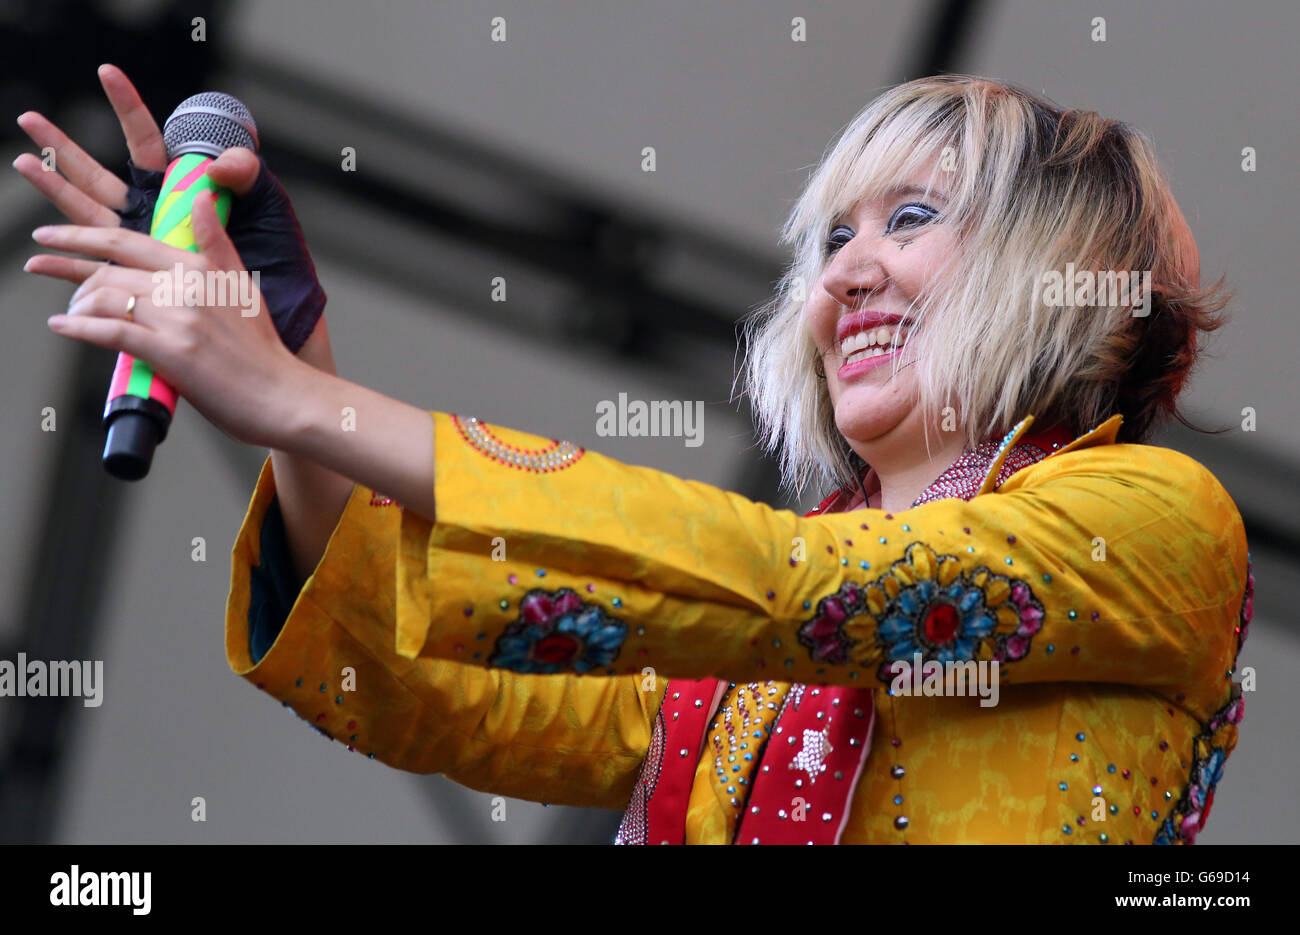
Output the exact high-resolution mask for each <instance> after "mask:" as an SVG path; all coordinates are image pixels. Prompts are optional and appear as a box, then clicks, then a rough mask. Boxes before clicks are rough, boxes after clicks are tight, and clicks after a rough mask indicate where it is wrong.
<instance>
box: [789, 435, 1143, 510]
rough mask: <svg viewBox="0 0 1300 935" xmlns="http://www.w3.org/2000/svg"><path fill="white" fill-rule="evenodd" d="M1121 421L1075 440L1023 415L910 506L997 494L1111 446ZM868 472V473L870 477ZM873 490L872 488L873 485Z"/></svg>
mask: <svg viewBox="0 0 1300 935" xmlns="http://www.w3.org/2000/svg"><path fill="white" fill-rule="evenodd" d="M1123 421H1124V417H1123V416H1121V415H1119V414H1118V413H1117V414H1115V415H1112V416H1111V417H1110V418H1108V419H1106V420H1105V421H1104V422H1102V423H1100V424H1099V425H1097V426H1095V427H1093V428H1092V429H1091V430H1089V431H1087V432H1084V433H1083V434H1082V435H1079V436H1077V437H1075V438H1073V439H1071V438H1070V436H1069V433H1068V432H1064V431H1063V430H1060V429H1055V428H1053V429H1047V430H1044V431H1041V432H1031V431H1030V428H1031V427H1032V426H1033V424H1034V417H1033V416H1025V417H1024V418H1023V419H1021V420H1020V421H1019V422H1017V423H1016V425H1015V427H1014V428H1012V429H1011V431H1010V432H1008V433H1007V434H1006V435H1005V436H1003V438H1002V440H1001V441H999V442H993V441H992V440H990V441H988V442H985V443H984V444H982V445H980V446H978V447H977V448H974V449H971V450H969V451H967V452H965V453H963V454H962V456H961V457H959V458H958V459H957V460H956V461H954V462H953V464H952V465H950V466H949V468H948V469H947V470H946V471H944V472H943V473H942V474H940V475H939V477H938V478H936V479H935V481H934V483H932V484H931V485H930V486H929V487H928V488H926V490H925V492H924V493H922V494H921V496H920V497H918V498H917V500H916V502H914V503H913V504H912V505H913V506H919V505H920V504H921V503H927V502H929V501H930V500H940V499H945V498H947V497H954V496H958V497H962V499H966V500H969V499H970V498H971V497H975V496H979V495H980V494H985V493H989V492H991V491H993V490H996V489H997V488H998V487H999V486H1001V485H1002V484H1003V483H1005V482H1006V480H1007V478H1009V477H1010V476H1011V475H1012V474H1014V473H1015V472H1016V471H1018V470H1021V469H1022V468H1025V467H1028V466H1029V465H1031V464H1036V463H1037V462H1038V461H1042V460H1046V459H1047V458H1050V457H1053V456H1055V455H1059V454H1063V453H1065V452H1067V451H1077V450H1080V449H1082V448H1091V447H1094V446H1096V445H1113V444H1115V443H1116V437H1117V433H1118V432H1119V427H1120V425H1121V424H1122V423H1123ZM870 475H871V470H870V469H868V477H870ZM871 489H872V490H874V489H875V486H874V485H872V487H871ZM857 493H858V492H857V491H856V490H855V489H853V488H844V489H841V490H837V491H835V492H834V493H832V494H831V495H830V496H829V497H827V498H826V499H825V500H823V501H822V502H821V503H820V504H818V505H817V506H816V507H815V508H813V509H812V510H810V511H809V513H808V514H807V515H809V516H817V515H819V514H822V513H837V512H841V511H843V510H844V509H846V508H847V507H848V506H849V505H850V504H852V503H853V501H854V500H855V495H856V494H857Z"/></svg>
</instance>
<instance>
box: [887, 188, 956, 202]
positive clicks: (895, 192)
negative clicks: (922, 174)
mask: <svg viewBox="0 0 1300 935" xmlns="http://www.w3.org/2000/svg"><path fill="white" fill-rule="evenodd" d="M888 194H889V195H892V196H894V197H895V198H899V197H902V198H906V197H907V196H909V195H917V196H924V195H926V190H925V186H923V185H902V186H900V187H898V188H892V189H890V190H889V192H888ZM929 197H931V198H938V199H939V200H940V201H942V202H945V203H947V201H948V196H947V195H945V194H944V193H943V191H942V190H941V189H938V188H931V189H930V191H929Z"/></svg>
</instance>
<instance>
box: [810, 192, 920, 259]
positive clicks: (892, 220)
mask: <svg viewBox="0 0 1300 935" xmlns="http://www.w3.org/2000/svg"><path fill="white" fill-rule="evenodd" d="M908 209H914V210H915V209H919V210H921V211H924V212H926V213H927V216H926V217H922V218H920V219H919V222H918V223H917V224H909V225H907V226H908V228H912V227H919V226H920V225H922V224H928V223H930V222H931V221H934V220H937V219H938V217H939V212H938V211H936V210H934V208H931V207H930V206H929V205H927V204H922V203H921V202H919V201H909V202H908V203H907V204H905V205H899V206H898V208H897V210H895V211H894V213H893V214H891V215H890V216H889V221H888V222H887V223H886V224H885V234H886V235H889V234H892V233H894V232H895V231H897V230H898V227H897V226H896V222H897V221H898V220H899V219H900V218H901V217H902V215H903V213H904V212H905V211H907V210H908ZM840 233H847V234H848V235H849V237H848V239H847V240H836V239H835V237H836V235H837V234H840ZM854 236H856V235H855V234H854V232H853V228H851V227H847V226H845V225H843V224H841V225H839V226H838V227H835V228H833V229H832V230H831V233H830V236H829V237H827V238H826V249H825V253H826V256H828V257H829V256H831V255H832V254H833V253H835V251H837V250H839V249H840V247H843V246H844V245H845V244H847V243H848V242H849V240H852V239H853V238H854Z"/></svg>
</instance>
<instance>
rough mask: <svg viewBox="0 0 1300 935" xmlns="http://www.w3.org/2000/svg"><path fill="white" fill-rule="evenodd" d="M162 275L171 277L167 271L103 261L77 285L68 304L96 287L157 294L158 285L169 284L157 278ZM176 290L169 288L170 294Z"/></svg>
mask: <svg viewBox="0 0 1300 935" xmlns="http://www.w3.org/2000/svg"><path fill="white" fill-rule="evenodd" d="M82 262H86V261H84V260H83V261H82ZM160 276H161V277H169V276H170V274H168V273H167V272H165V271H161V272H154V273H146V272H145V271H144V270H142V269H127V268H126V267H125V266H110V265H109V264H107V263H102V264H100V267H99V269H97V270H95V272H94V273H92V274H91V275H90V276H88V277H87V278H86V279H84V280H83V281H82V283H81V285H79V286H77V288H76V291H75V292H73V293H72V298H70V299H68V305H69V306H72V305H75V304H76V303H77V302H78V301H80V300H81V298H82V297H83V296H86V295H89V294H90V293H91V292H94V291H95V290H96V289H104V288H111V289H120V290H121V291H122V292H123V293H129V294H131V295H147V296H150V297H152V296H156V295H157V291H156V290H155V288H154V287H155V286H156V285H169V283H167V282H166V279H165V278H164V279H163V280H159V279H158V278H157V277H160ZM174 292H175V290H174V289H171V288H168V290H167V294H168V295H171V294H173V293H174Z"/></svg>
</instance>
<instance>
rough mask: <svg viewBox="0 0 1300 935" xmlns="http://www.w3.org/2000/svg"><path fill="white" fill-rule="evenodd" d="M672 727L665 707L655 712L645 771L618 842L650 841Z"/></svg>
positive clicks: (642, 763)
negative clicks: (666, 720) (652, 799)
mask: <svg viewBox="0 0 1300 935" xmlns="http://www.w3.org/2000/svg"><path fill="white" fill-rule="evenodd" d="M667 733H668V728H667V725H666V724H665V723H664V712H663V708H662V707H660V709H659V713H658V714H657V715H656V716H655V726H654V731H653V733H652V734H651V735H650V749H649V750H648V751H646V757H645V759H644V760H642V761H641V772H640V773H639V774H638V775H637V779H636V787H635V788H634V789H633V790H632V798H631V800H630V801H629V802H628V804H627V811H626V812H624V813H623V820H622V821H621V822H620V823H619V826H618V834H616V835H615V836H614V843H615V844H646V843H648V842H647V840H646V839H647V837H648V835H649V833H650V797H651V796H652V795H654V794H655V787H656V786H658V785H659V774H660V772H661V771H662V770H663V766H664V747H665V744H666V740H667Z"/></svg>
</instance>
